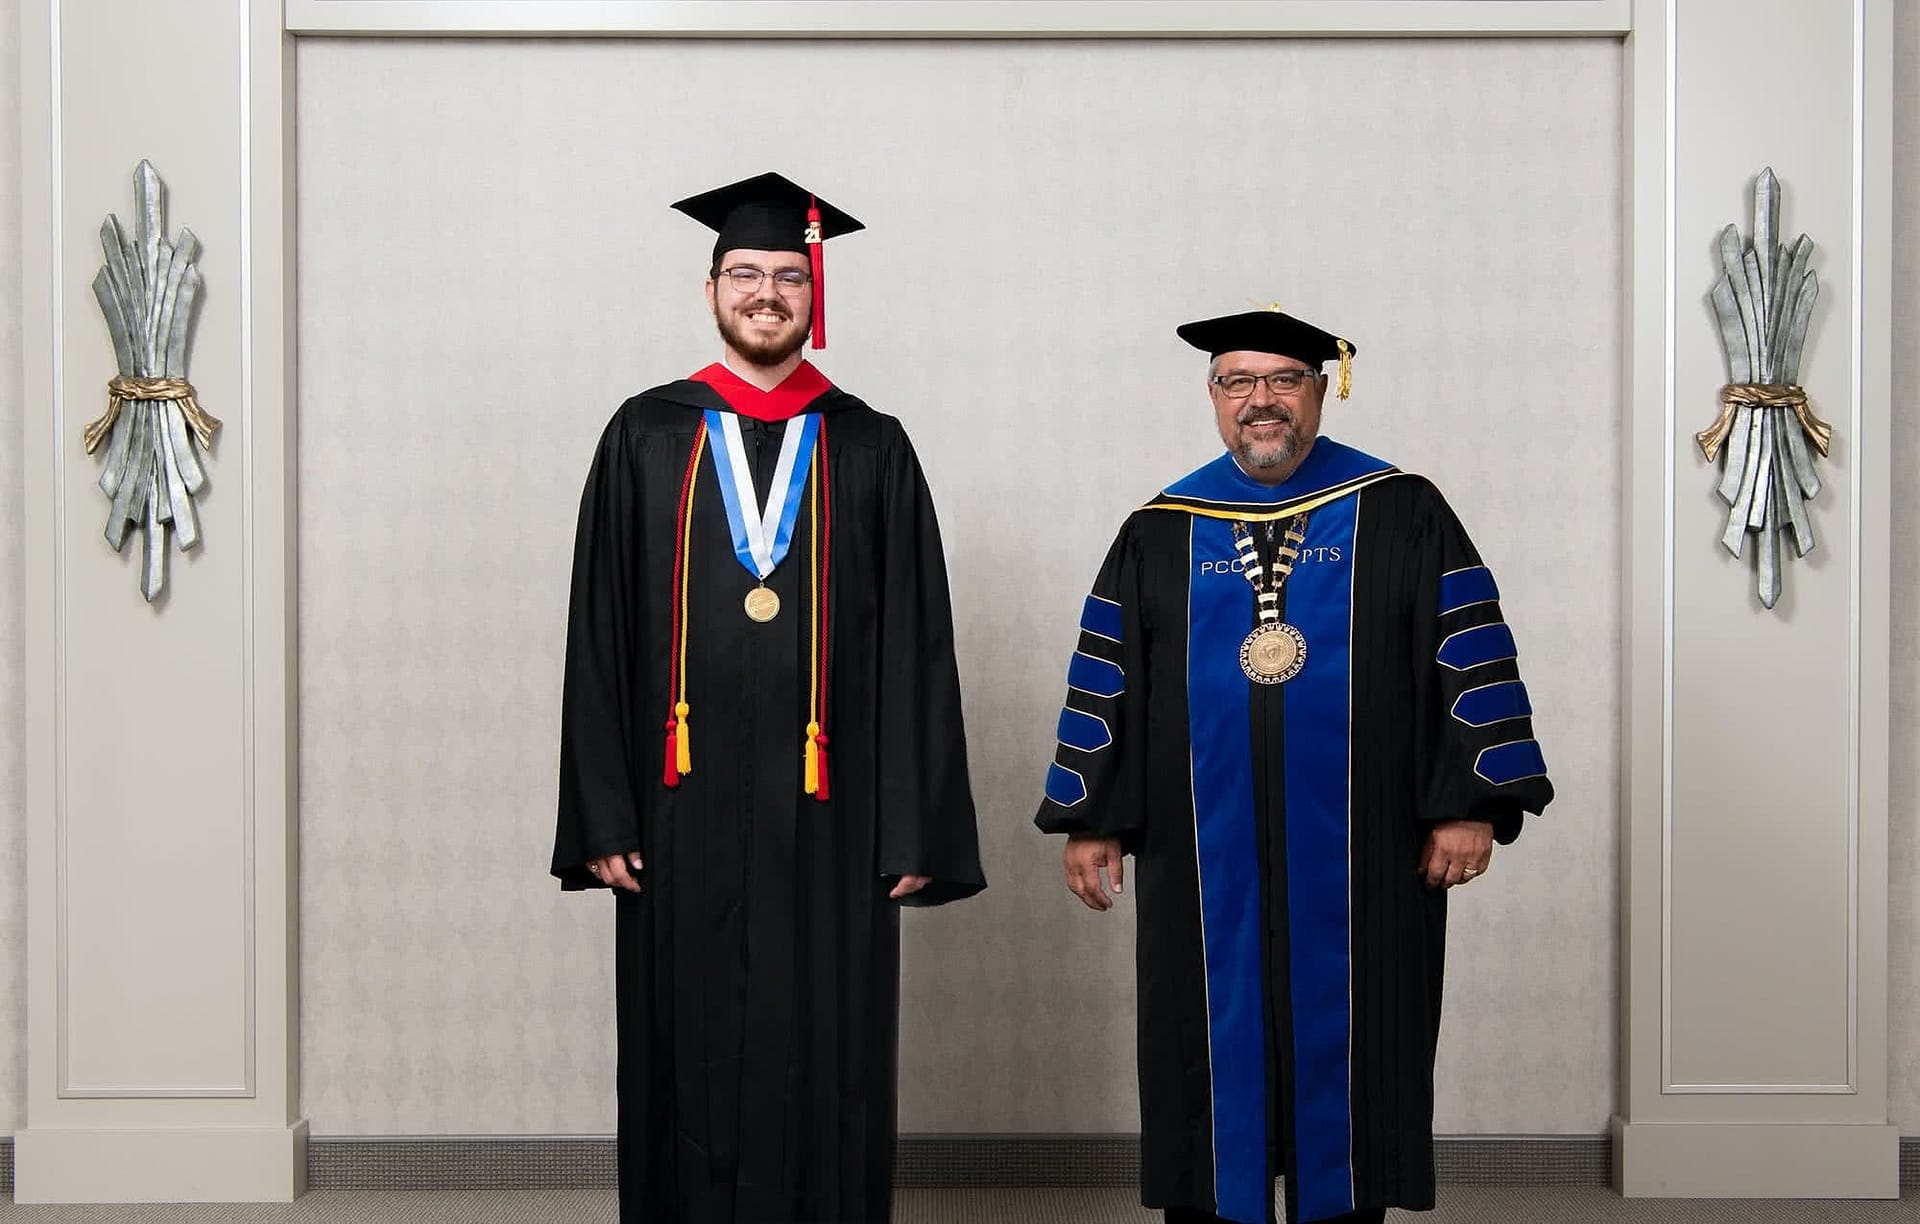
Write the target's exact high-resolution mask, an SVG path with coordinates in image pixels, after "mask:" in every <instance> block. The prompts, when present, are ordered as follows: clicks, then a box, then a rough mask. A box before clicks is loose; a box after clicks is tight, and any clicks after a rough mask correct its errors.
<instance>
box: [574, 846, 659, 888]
mask: <svg viewBox="0 0 1920 1224" xmlns="http://www.w3.org/2000/svg"><path fill="white" fill-rule="evenodd" d="M629 864H631V865H632V868H633V870H632V871H628V870H627V868H628V865H629ZM645 866H646V864H645V863H643V862H641V861H640V852H639V851H638V850H629V851H628V852H627V853H625V854H609V855H608V856H607V857H605V858H598V859H594V860H593V861H592V862H590V863H588V864H587V870H588V871H589V872H591V873H592V874H593V878H594V879H596V880H598V881H600V882H601V883H602V884H605V885H606V886H607V887H608V888H624V889H626V890H627V891H628V892H639V891H640V881H638V880H636V879H634V878H633V877H634V876H636V875H638V874H639V873H640V870H641V868H643V867H645Z"/></svg>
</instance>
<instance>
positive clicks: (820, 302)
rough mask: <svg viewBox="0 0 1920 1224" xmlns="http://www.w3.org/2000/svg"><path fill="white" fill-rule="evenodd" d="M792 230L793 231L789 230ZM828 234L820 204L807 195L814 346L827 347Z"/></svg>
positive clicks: (808, 257)
mask: <svg viewBox="0 0 1920 1224" xmlns="http://www.w3.org/2000/svg"><path fill="white" fill-rule="evenodd" d="M789 232H791V231H789ZM826 246H827V243H826V235H824V234H822V233H821V232H820V204H819V201H817V200H815V199H814V198H813V197H812V196H808V197H807V260H808V262H809V263H811V264H812V265H813V347H814V348H816V349H823V348H825V347H827V261H826V257H825V255H824V254H823V252H824V251H825V250H826Z"/></svg>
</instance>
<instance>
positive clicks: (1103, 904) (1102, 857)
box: [1066, 833, 1127, 913]
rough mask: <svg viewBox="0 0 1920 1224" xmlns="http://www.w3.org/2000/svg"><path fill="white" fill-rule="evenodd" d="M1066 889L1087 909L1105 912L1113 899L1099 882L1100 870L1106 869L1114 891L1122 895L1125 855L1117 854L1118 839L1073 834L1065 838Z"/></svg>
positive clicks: (1118, 849) (1118, 850) (1109, 907)
mask: <svg viewBox="0 0 1920 1224" xmlns="http://www.w3.org/2000/svg"><path fill="white" fill-rule="evenodd" d="M1066 860H1067V888H1068V890H1069V891H1071V892H1072V893H1073V895H1074V896H1076V897H1078V898H1080V900H1082V901H1083V902H1085V903H1086V906H1087V908H1088V909H1090V910H1099V911H1101V912H1103V913H1104V912H1105V911H1107V910H1110V909H1112V908H1113V897H1112V895H1111V894H1110V893H1108V892H1107V890H1106V888H1105V887H1104V886H1103V885H1102V884H1101V881H1100V869H1101V868H1102V867H1105V868H1106V869H1107V878H1108V879H1110V880H1112V881H1113V891H1114V892H1116V893H1117V892H1124V891H1125V889H1124V888H1122V887H1121V885H1122V884H1124V883H1125V876H1126V871H1127V868H1126V856H1125V855H1123V854H1121V853H1120V839H1119V838H1117V837H1094V836H1093V835H1091V834H1087V833H1075V834H1072V835H1070V836H1069V837H1068V838H1067V853H1066Z"/></svg>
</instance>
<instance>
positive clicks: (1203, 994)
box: [1036, 438, 1553, 1224]
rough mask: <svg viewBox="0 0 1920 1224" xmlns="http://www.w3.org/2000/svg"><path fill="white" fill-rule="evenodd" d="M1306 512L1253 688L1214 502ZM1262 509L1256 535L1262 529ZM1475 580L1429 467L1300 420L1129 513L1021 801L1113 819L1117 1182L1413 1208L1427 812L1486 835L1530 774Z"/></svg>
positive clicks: (1427, 983)
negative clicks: (1283, 631) (1264, 678)
mask: <svg viewBox="0 0 1920 1224" xmlns="http://www.w3.org/2000/svg"><path fill="white" fill-rule="evenodd" d="M1303 508H1304V509H1306V510H1307V511H1308V519H1307V533H1306V541H1305V544H1304V545H1303V546H1302V548H1301V552H1300V556H1299V560H1298V561H1297V563H1296V564H1295V567H1294V570H1293V575H1292V577H1291V578H1290V579H1289V581H1288V583H1287V586H1286V588H1285V590H1284V593H1283V605H1282V615H1283V617H1284V618H1285V619H1286V620H1287V621H1288V622H1289V623H1291V624H1293V625H1295V626H1296V627H1298V628H1299V629H1301V630H1302V631H1303V633H1304V636H1305V637H1306V639H1307V654H1306V663H1305V666H1304V668H1303V669H1302V671H1301V672H1300V673H1299V674H1298V675H1297V676H1295V677H1294V678H1293V679H1291V680H1289V681H1287V682H1286V683H1284V684H1279V685H1257V684H1254V683H1252V682H1250V681H1249V680H1248V679H1247V678H1246V676H1245V675H1244V674H1243V673H1242V671H1241V668H1240V660H1239V647H1240V643H1241V641H1242V640H1243V638H1244V637H1245V635H1246V634H1247V633H1248V632H1249V631H1250V630H1251V629H1252V628H1253V627H1254V624H1255V620H1256V611H1255V601H1254V597H1253V590H1252V587H1251V585H1250V584H1249V583H1248V582H1247V581H1246V579H1245V577H1244V575H1243V573H1242V570H1243V568H1244V567H1243V566H1242V565H1241V563H1240V562H1239V560H1238V558H1237V553H1236V550H1235V547H1234V541H1233V535H1232V521H1233V520H1234V519H1236V518H1239V519H1256V520H1257V519H1274V520H1277V521H1278V522H1279V523H1280V524H1281V525H1282V526H1284V525H1285V523H1286V522H1287V521H1288V520H1289V519H1290V518H1291V516H1292V515H1293V514H1295V513H1297V512H1298V511H1299V510H1301V509H1303ZM1262 534H1264V533H1263V532H1262ZM1515 654H1516V651H1515V649H1514V645H1513V638H1512V636H1511V634H1510V633H1509V632H1508V630H1507V628H1506V626H1505V624H1504V622H1503V621H1502V618H1501V613H1500V604H1499V601H1498V591H1497V589H1496V587H1495V585H1494V582H1493V577H1492V575H1491V574H1490V573H1489V572H1488V571H1487V569H1486V568H1485V567H1484V566H1483V565H1481V563H1480V558H1479V556H1478V554H1477V553H1476V552H1475V551H1474V548H1473V545H1472V543H1471V542H1470V541H1469V540H1468V538H1467V535H1466V532H1465V531H1464V530H1463V529H1462V528H1461V526H1460V524H1459V522H1458V520H1457V519H1456V518H1455V517H1454V515H1453V513H1452V511H1451V510H1450V509H1449V508H1448V507H1447V504H1446V502H1445V501H1444V500H1443V499H1442V498H1441V496H1440V494H1439V492H1438V491H1437V490H1436V489H1435V488H1434V487H1433V486H1432V485H1431V484H1429V483H1428V482H1427V481H1425V480H1423V479H1421V478H1419V477H1415V476H1410V475H1406V474H1402V473H1400V472H1398V471H1397V469H1395V468H1393V467H1392V466H1391V465H1389V464H1386V463H1384V462H1382V461H1381V460H1378V459H1374V458H1372V457H1371V456H1368V455H1365V454H1362V453H1361V452H1359V451H1356V450H1353V449H1352V448H1349V447H1345V446H1342V445H1341V444H1339V443H1337V442H1334V441H1332V440H1331V439H1326V438H1322V439H1320V440H1319V441H1317V442H1316V443H1315V445H1314V448H1313V450H1312V451H1310V452H1309V454H1308V457H1307V459H1306V461H1305V462H1303V463H1302V465H1301V467H1300V469H1299V471H1297V472H1296V473H1295V474H1294V476H1293V477H1292V478H1290V479H1289V480H1288V481H1287V482H1286V483H1285V484H1283V485H1281V486H1279V487H1277V488H1268V487H1266V486H1263V485H1260V484H1258V483H1256V482H1254V481H1252V480H1250V479H1249V478H1247V477H1246V476H1245V474H1244V473H1242V472H1240V470H1239V469H1238V467H1237V466H1235V465H1234V462H1233V460H1232V458H1231V456H1224V455H1223V456H1222V457H1221V458H1220V460H1217V461H1216V462H1214V463H1212V464H1209V465H1208V466H1207V467H1205V468H1202V469H1201V470H1200V471H1198V472H1196V473H1194V474H1193V475H1191V476H1189V477H1187V478H1186V479H1184V480H1182V481H1180V482H1179V483H1177V484H1175V485H1173V486H1172V487H1170V488H1169V489H1168V490H1167V491H1166V492H1164V493H1162V494H1161V495H1160V496H1159V497H1157V498H1155V499H1154V501H1153V502H1152V503H1150V504H1149V505H1148V506H1147V507H1144V508H1142V509H1140V510H1138V511H1135V512H1134V514H1133V515H1132V516H1131V517H1130V518H1129V519H1128V520H1127V522H1126V524H1125V526H1124V527H1123V528H1122V529H1121V532H1120V535H1119V537H1118V539H1116V540H1115V542H1114V544H1113V547H1112V549H1111V551H1110V552H1109V553H1108V554H1107V559H1106V563H1105V565H1104V566H1102V567H1101V570H1100V574H1099V577H1098V578H1097V579H1096V581H1095V583H1094V586H1093V593H1092V595H1091V596H1089V598H1088V600H1087V603H1086V611H1085V614H1084V616H1083V619H1082V622H1081V633H1080V640H1079V647H1078V650H1077V651H1076V652H1075V654H1074V656H1073V659H1072V663H1071V666H1070V668H1069V671H1068V680H1067V683H1068V686H1069V688H1068V695H1067V702H1066V708H1065V709H1064V710H1063V711H1062V713H1061V720H1060V726H1059V741H1060V743H1059V748H1058V750H1057V753H1056V758H1055V762H1054V764H1053V766H1052V768H1051V769H1050V771H1049V773H1048V779H1047V788H1046V798H1045V799H1044V801H1043V802H1042V804H1041V807H1040V811H1039V815H1038V817H1037V818H1036V823H1038V825H1039V826H1040V828H1041V829H1043V830H1045V831H1047V832H1050V833H1073V832H1086V833H1093V834H1098V835H1105V836H1117V837H1119V838H1120V839H1121V842H1122V845H1123V847H1124V848H1125V849H1126V850H1127V851H1128V852H1130V853H1132V854H1133V855H1134V856H1135V864H1134V867H1133V870H1132V871H1130V872H1129V873H1128V883H1129V884H1130V885H1131V886H1132V887H1131V889H1130V891H1131V892H1132V894H1133V896H1134V900H1135V903H1136V904H1137V905H1138V906H1139V935H1138V951H1137V970H1138V988H1139V1008H1140V1019H1139V1061H1140V1112H1141V1126H1142V1176H1141V1180H1142V1200H1143V1201H1144V1202H1145V1203H1146V1204H1147V1205H1148V1206H1155V1207H1167V1206H1180V1207H1192V1208H1199V1209H1203V1210H1209V1211H1216V1212H1218V1213H1219V1214H1220V1215H1222V1216H1224V1217H1226V1218H1228V1219H1232V1220H1241V1221H1248V1222H1250V1224H1253V1222H1258V1221H1261V1220H1264V1219H1265V1218H1266V1217H1267V1213H1268V1209H1269V1206H1270V1204H1271V1201H1272V1186H1273V1178H1275V1177H1276V1176H1285V1177H1286V1179H1287V1206H1288V1214H1289V1215H1290V1216H1291V1217H1293V1218H1296V1219H1301V1220H1314V1219H1323V1218H1327V1217H1331V1216H1337V1215H1340V1214H1342V1213H1345V1212H1348V1211H1352V1210H1356V1209H1365V1208H1376V1207H1385V1206H1397V1207H1403V1208H1409V1209H1421V1208H1427V1207H1431V1206H1432V1205H1433V1162H1432V1126H1433V1058H1434V1049H1435V1043H1436V1039H1437V1036H1438V1032H1439V1019H1440V987H1441V968H1442V964H1443V957H1444V951H1445V933H1446V913H1447V898H1446V892H1445V891H1444V890H1442V889H1431V888H1428V887H1426V885H1425V883H1424V881H1423V880H1421V879H1420V878H1419V877H1418V876H1417V875H1416V872H1415V867H1416V865H1417V863H1418V861H1419V855H1420V851H1421V848H1422V846H1423V843H1424V840H1425V837H1426V835H1427V832H1428V830H1429V827H1430V826H1431V825H1432V824H1433V823H1434V822H1436V821H1442V820H1448V819H1459V818H1475V819H1486V820H1491V821H1492V822H1493V824H1494V831H1495V837H1496V838H1497V839H1498V840H1500V841H1502V842H1509V841H1512V840H1513V838H1514V837H1516V836H1517V835H1518V833H1519V831H1520V825H1521V821H1522V819H1523V816H1522V814H1523V812H1535V813H1537V812H1539V811H1540V810H1541V809H1542V808H1543V807H1544V806H1545V805H1546V803H1547V802H1548V800H1549V799H1551V798H1552V794H1553V788H1552V786H1551V785H1550V783H1549V782H1548V781H1547V778H1546V774H1545V769H1546V767H1545V765H1544V763H1543V761H1542V758H1541V754H1540V748H1539V745H1538V744H1537V743H1536V742H1535V740H1534V738H1533V730H1532V725H1531V719H1530V717H1529V716H1530V714H1531V705H1530V703H1529V701H1528V698H1527V694H1526V689H1525V687H1524V686H1523V685H1522V684H1521V683H1520V679H1519V673H1518V671H1517V667H1516V663H1515Z"/></svg>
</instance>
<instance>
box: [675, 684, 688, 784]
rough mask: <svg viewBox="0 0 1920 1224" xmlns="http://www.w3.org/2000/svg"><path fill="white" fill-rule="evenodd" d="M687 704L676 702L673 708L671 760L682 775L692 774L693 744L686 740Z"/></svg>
mask: <svg viewBox="0 0 1920 1224" xmlns="http://www.w3.org/2000/svg"><path fill="white" fill-rule="evenodd" d="M687 713H688V706H687V703H686V702H684V701H682V702H678V703H676V704H675V705H674V707H673V719H674V728H673V737H674V739H673V758H674V766H675V767H676V768H677V769H679V771H680V772H681V773H683V774H689V773H692V772H693V744H692V742H691V741H689V740H688V738H687Z"/></svg>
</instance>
